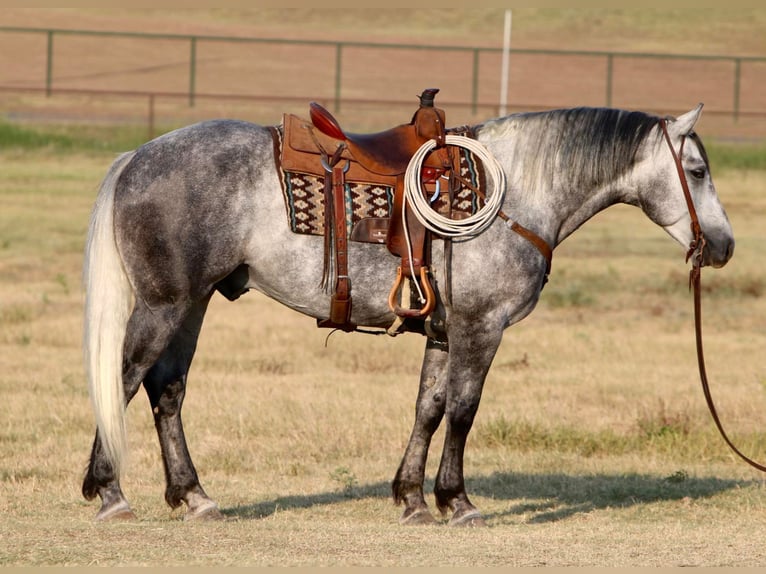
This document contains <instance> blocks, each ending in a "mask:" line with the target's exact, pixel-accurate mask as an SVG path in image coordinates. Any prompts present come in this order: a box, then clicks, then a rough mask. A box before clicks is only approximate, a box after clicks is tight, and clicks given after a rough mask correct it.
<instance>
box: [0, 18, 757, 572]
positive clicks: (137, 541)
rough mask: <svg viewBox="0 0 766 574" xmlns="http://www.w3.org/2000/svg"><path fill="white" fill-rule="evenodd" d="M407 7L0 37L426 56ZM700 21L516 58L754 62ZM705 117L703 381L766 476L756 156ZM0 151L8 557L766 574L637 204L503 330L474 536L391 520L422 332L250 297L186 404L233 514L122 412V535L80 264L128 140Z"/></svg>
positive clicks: (554, 42)
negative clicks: (107, 471) (85, 361)
mask: <svg viewBox="0 0 766 574" xmlns="http://www.w3.org/2000/svg"><path fill="white" fill-rule="evenodd" d="M424 12H425V11H415V12H412V13H411V15H412V16H413V18H412V19H402V18H392V17H390V18H388V19H387V18H386V17H385V16H380V17H378V20H371V19H369V18H367V17H363V16H361V15H360V14H359V13H353V12H352V13H351V15H350V16H347V17H345V19H343V20H341V21H340V22H338V21H334V20H330V19H324V18H322V17H321V15H320V13H319V12H317V11H303V12H300V14H299V16H300V24H299V25H298V26H297V29H296V28H288V27H284V26H279V25H277V23H276V22H277V21H278V19H279V14H278V13H277V12H271V11H266V12H263V13H260V12H255V11H236V12H232V11H228V10H218V11H186V12H181V13H174V14H168V13H163V12H162V11H151V12H146V11H138V12H136V11H132V12H131V11H107V10H101V11H90V12H87V13H86V12H72V11H57V10H37V11H35V10H10V11H8V13H4V14H3V20H4V21H8V23H13V24H17V25H40V26H42V25H51V26H52V25H64V24H67V23H68V24H69V25H73V23H76V25H77V27H96V26H102V27H103V28H104V29H116V27H118V26H122V27H124V28H129V27H140V28H141V29H142V30H153V31H177V30H181V29H183V30H187V31H188V30H194V31H199V32H204V31H211V30H216V31H220V30H231V31H232V32H237V33H253V34H255V33H270V34H273V35H275V36H282V35H284V34H287V33H294V34H308V33H311V34H312V35H314V37H319V36H320V35H321V34H338V33H343V34H344V35H345V36H346V37H347V38H350V39H353V38H360V37H366V38H370V37H375V38H380V39H382V40H386V41H388V40H395V39H399V40H409V41H412V40H413V39H418V40H423V39H425V40H428V41H442V40H443V39H444V38H445V37H446V35H445V34H446V31H445V27H444V26H441V27H438V26H435V27H428V28H424V27H423V21H424V20H426V21H427V16H428V15H427V14H424ZM456 12H459V11H456ZM713 12H714V13H712V14H710V13H709V11H708V13H707V16H700V15H697V16H694V18H697V20H696V21H694V22H691V23H681V21H680V19H679V17H678V15H675V16H676V18H675V19H674V17H673V16H674V14H673V13H668V12H662V11H657V12H655V13H654V15H653V16H651V13H650V16H644V17H641V18H639V17H638V15H637V13H636V12H632V13H631V12H630V11H607V12H606V13H604V14H603V15H602V16H599V17H598V19H595V17H594V16H593V14H592V13H590V14H588V13H585V14H584V15H583V13H580V14H579V15H578V14H577V13H573V12H569V11H565V12H561V13H556V12H555V11H553V12H551V11H545V10H541V11H527V12H526V14H527V18H526V19H525V18H524V17H523V14H525V12H524V11H514V43H515V45H526V46H530V47H532V46H543V47H557V46H560V43H561V42H566V43H568V44H570V46H571V47H575V46H577V47H580V48H582V49H598V48H608V49H635V50H638V49H652V50H664V51H670V50H673V51H678V52H692V51H700V50H709V51H710V52H709V53H729V54H731V53H740V54H745V53H749V54H755V55H762V54H763V53H764V46H763V42H764V38H766V34H765V33H764V32H765V31H766V26H765V25H764V11H754V12H748V13H745V14H743V13H737V12H733V13H729V12H725V11H713ZM384 14H385V12H384ZM498 14H499V15H500V16H501V14H502V12H501V11H494V16H495V17H494V19H492V18H490V16H491V14H490V15H486V14H485V15H484V16H482V17H481V18H479V17H476V18H474V19H471V18H469V17H468V16H467V14H466V13H465V12H463V13H461V14H458V16H461V17H455V18H453V20H452V21H451V22H450V24H451V28H450V29H451V30H453V31H454V32H455V33H457V34H458V36H459V37H461V38H462V41H465V42H468V43H479V42H499V41H500V38H499V36H500V27H499V25H500V24H499V23H500V20H499V18H498V17H497V16H498ZM415 16H417V18H415ZM67 18H69V20H67ZM495 20H497V24H498V28H497V38H496V39H492V38H489V35H488V34H487V33H486V29H487V28H486V26H488V22H489V21H492V22H493V23H494V22H495ZM493 25H494V24H493ZM705 25H707V28H704V26H705ZM690 27H695V28H694V29H695V31H696V32H697V33H695V34H690V33H688V28H690ZM453 39H454V37H453V36H450V40H453ZM421 89H422V86H419V85H418V86H414V87H413V93H414V94H417V93H418V92H419V91H420V90H421ZM688 90H689V94H690V97H692V98H693V97H694V90H693V86H692V87H689V88H688ZM695 103H696V100H695V101H691V102H690V103H689V106H688V107H691V106H692V105H694V104H695ZM575 104H577V102H573V105H575ZM408 113H411V112H409V111H408ZM447 113H448V115H449V114H450V110H449V109H447ZM405 115H407V114H405ZM278 119H279V118H278V117H274V118H273V119H272V121H273V122H276V121H278ZM394 121H397V120H396V118H395V119H394ZM398 121H401V120H400V119H399V120H398ZM708 125H710V123H709V120H708V118H707V117H706V116H705V114H704V113H703V118H702V120H701V123H700V124H699V126H698V131H699V132H700V134H701V135H702V137H703V138H704V139H705V141H706V143H708V144H709V146H710V151H711V156H712V157H713V174H714V178H715V180H716V184H717V188H718V190H719V194H720V196H721V199H722V201H723V202H724V204H725V205H726V207H727V210H728V212H729V216H730V218H731V220H732V225H733V227H734V230H735V235H736V238H737V249H736V253H735V257H734V259H733V260H732V261H731V263H730V264H729V265H728V266H727V267H726V268H724V269H722V270H705V271H704V273H703V286H705V294H704V296H703V306H704V321H705V332H706V355H707V358H708V364H709V374H710V377H711V381H712V385H713V394H714V397H715V398H716V400H717V402H718V403H719V405H720V411H721V415H722V418H723V420H724V424H725V425H726V426H727V428H728V429H729V432H730V434H731V435H733V436H734V438H735V441H736V442H737V443H738V444H741V445H742V447H743V448H744V449H745V450H746V451H747V452H749V453H753V454H755V455H757V456H759V457H760V458H764V457H766V448H765V447H766V443H765V441H764V439H765V438H766V435H765V434H764V432H763V421H764V416H763V413H764V412H765V411H766V408H765V407H766V372H765V370H766V369H765V368H764V363H763V359H762V349H763V348H764V342H766V341H765V340H764V339H766V328H765V327H766V301H765V300H764V289H766V275H765V273H764V271H763V265H762V248H763V245H764V228H763V216H764V213H765V212H766V198H765V197H764V193H763V191H764V185H766V171H764V169H763V167H764V165H763V164H764V154H763V148H762V147H758V148H752V147H747V148H742V147H736V148H735V147H732V146H730V145H724V144H723V143H720V142H716V139H715V137H714V136H715V135H717V134H716V133H715V130H713V129H711V133H710V134H708V131H707V126H708ZM759 133H760V137H761V139H762V138H763V137H764V136H766V133H764V132H759ZM0 135H2V136H3V138H4V139H0V145H2V148H1V149H0V208H1V209H0V396H2V400H1V401H0V513H2V516H3V518H4V520H3V521H2V522H0V564H2V565H89V564H91V565H117V564H119V565H278V564H279V565H333V564H335V565H517V566H520V565H644V566H669V565H761V566H762V565H765V564H766V551H764V549H763V544H762V542H763V539H764V534H766V512H765V511H766V492H764V483H763V476H762V475H761V474H759V473H757V472H755V471H752V470H750V469H749V468H748V467H747V466H746V465H744V463H742V462H741V461H739V460H738V459H736V458H735V457H733V456H732V455H731V453H730V452H729V451H728V450H727V447H726V446H725V444H724V443H723V442H722V440H721V439H720V438H719V437H718V436H717V434H716V431H715V429H714V427H713V424H712V422H711V420H710V418H709V415H708V414H707V411H706V408H705V405H704V399H703V396H702V392H701V390H700V389H699V382H698V380H697V372H696V358H695V355H694V342H693V332H692V307H691V297H690V295H689V293H688V291H687V289H686V269H687V267H686V266H685V265H684V263H683V250H682V249H681V248H680V247H679V246H677V245H675V244H674V243H673V242H672V240H671V239H669V238H668V237H667V236H666V235H665V234H664V233H663V232H662V231H661V230H660V229H658V228H657V227H655V226H654V225H652V224H651V223H650V222H649V221H648V220H647V219H646V218H645V217H644V216H643V215H642V214H641V213H640V212H639V211H637V210H635V209H633V208H628V207H614V208H612V209H610V210H607V211H606V212H604V213H603V214H600V215H599V216H597V217H596V218H595V219H594V220H593V221H592V222H590V223H589V224H588V225H586V226H585V227H583V229H581V230H579V231H578V232H577V233H576V234H575V235H574V236H573V237H572V238H570V239H569V240H568V241H566V242H565V243H564V244H563V245H562V246H560V247H559V248H558V249H557V250H556V254H555V256H554V265H553V273H552V275H551V280H550V283H549V284H548V285H547V286H546V288H545V290H544V293H543V299H542V301H541V303H540V305H539V306H538V308H537V310H536V311H535V312H534V313H533V314H532V315H531V316H530V317H529V318H528V319H526V320H525V321H523V322H522V323H521V324H519V325H517V326H515V327H514V328H512V329H510V330H509V331H508V332H507V333H506V336H505V339H504V342H503V345H502V346H501V349H500V351H499V352H498V355H497V357H496V359H495V362H494V366H493V369H492V371H491V372H490V375H489V377H488V380H487V384H486V387H485V392H484V398H483V400H482V405H481V407H480V410H479V414H478V417H477V421H476V425H475V427H474V431H473V432H472V435H471V437H470V438H469V443H468V449H467V450H468V452H467V455H466V477H467V485H468V491H469V495H471V496H472V499H473V500H474V502H475V503H477V505H478V506H479V507H480V508H481V510H482V511H483V512H484V513H485V516H486V517H487V521H488V524H489V528H487V529H484V530H478V531H476V530H470V531H463V530H456V529H448V528H446V527H445V526H443V525H440V526H437V527H433V528H431V527H429V528H418V529H408V528H403V527H400V526H399V525H398V524H397V518H398V516H399V512H400V509H398V508H396V507H394V506H393V505H392V504H391V502H390V494H389V490H390V487H389V482H390V479H391V478H392V477H393V474H394V471H395V470H396V467H397V465H398V463H399V460H400V456H401V454H402V452H403V448H404V446H405V444H406V440H407V437H408V434H409V430H410V427H411V423H412V419H413V414H414V413H413V410H414V408H413V407H414V399H415V395H416V391H417V375H418V370H419V365H420V356H421V351H422V348H423V345H424V340H423V339H422V338H421V337H419V336H416V335H406V336H401V337H397V338H395V339H390V338H388V337H369V336H364V335H359V334H356V335H347V334H343V333H337V334H335V335H333V336H332V337H330V339H329V341H328V343H327V345H326V346H325V338H326V337H327V332H326V331H320V330H318V329H316V328H315V327H314V322H313V321H312V320H311V319H308V318H306V317H303V316H301V315H298V314H296V313H293V312H291V311H288V310H287V309H285V308H283V307H281V306H280V305H278V304H277V303H274V302H272V301H270V300H268V299H266V298H265V297H263V296H261V295H259V294H256V293H249V294H248V295H246V296H244V297H243V298H242V299H240V300H239V301H237V302H235V303H228V302H226V301H224V300H223V298H221V297H215V298H214V299H213V301H212V303H211V306H210V311H209V313H208V316H207V321H206V324H205V327H204V328H203V332H202V337H201V340H200V345H199V349H198V353H197V358H196V360H195V363H194V366H193V368H192V372H191V375H190V382H189V392H188V395H187V399H186V408H185V411H184V421H185V424H186V431H187V437H188V440H189V444H190V448H191V451H192V454H193V456H194V458H195V463H196V465H197V469H198V471H199V473H200V477H201V480H202V484H203V486H204V487H205V488H206V490H207V491H208V493H209V494H210V495H211V496H213V497H214V498H215V499H216V500H217V501H218V502H219V504H220V505H221V508H222V509H223V511H224V513H225V514H226V515H227V516H228V517H229V518H230V520H229V521H226V522H223V523H214V524H206V523H201V524H187V523H182V522H180V521H179V519H180V517H181V514H180V512H178V511H176V512H171V511H170V510H169V509H168V507H167V506H166V505H165V504H164V501H163V499H162V493H163V488H164V486H163V480H164V479H163V473H162V466H161V462H160V458H159V452H158V451H159V449H158V447H157V442H156V437H155V433H154V429H153V424H152V420H151V415H150V413H149V409H148V408H147V401H146V399H145V397H144V396H143V395H139V396H137V398H136V399H135V400H134V401H133V403H132V404H131V406H130V408H129V411H128V421H129V437H130V445H131V453H132V455H131V459H130V464H129V467H128V469H127V472H126V475H125V477H124V480H123V484H124V488H125V491H126V494H127V496H128V498H129V499H130V500H131V502H132V504H133V506H134V509H135V510H136V513H137V515H138V516H139V520H138V521H136V522H132V523H116V524H93V523H92V517H93V515H94V514H95V511H96V510H97V508H96V504H95V503H88V502H86V501H84V500H83V499H82V498H81V496H80V495H79V488H80V480H81V474H82V471H83V469H84V466H85V464H86V461H87V455H88V453H89V447H90V443H91V440H92V432H93V429H92V426H93V422H92V414H91V409H90V404H89V400H88V397H87V390H86V387H85V383H84V376H83V371H82V366H81V355H80V353H81V351H80V334H81V311H82V294H81V289H80V270H81V264H82V246H83V239H84V235H85V230H86V227H87V220H88V215H89V212H90V209H91V206H92V202H93V199H94V195H95V190H96V187H97V185H98V182H99V181H100V179H101V178H102V177H103V175H104V173H105V171H106V168H107V167H108V165H109V163H110V162H111V160H112V159H113V157H114V155H115V153H116V151H117V150H118V149H123V148H125V147H127V146H129V145H135V144H136V143H137V142H136V141H135V140H136V139H138V138H140V134H138V135H137V134H135V133H133V132H131V131H130V130H126V129H124V128H119V129H118V128H114V127H109V128H104V127H100V126H93V125H90V126H81V125H79V124H75V125H71V124H68V125H63V126H62V125H42V124H40V123H39V121H38V122H37V123H31V124H30V123H28V124H27V125H25V126H22V127H18V126H7V125H3V131H2V132H1V133H0ZM751 136H752V134H750V135H749V136H748V137H751ZM743 165H745V166H750V167H742V166H743ZM441 436H442V435H441V433H439V434H437V437H436V438H435V439H434V448H433V449H432V458H431V460H430V461H429V466H428V472H427V484H426V487H427V488H431V487H432V484H433V482H432V481H433V476H434V473H435V470H436V467H437V465H438V455H439V450H440V445H441Z"/></svg>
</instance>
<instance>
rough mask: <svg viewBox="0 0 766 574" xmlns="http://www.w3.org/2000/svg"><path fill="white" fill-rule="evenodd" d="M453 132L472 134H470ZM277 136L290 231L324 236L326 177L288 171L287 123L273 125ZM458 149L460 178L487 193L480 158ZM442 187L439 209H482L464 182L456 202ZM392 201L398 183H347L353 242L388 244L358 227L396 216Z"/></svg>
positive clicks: (452, 213) (435, 201) (464, 212)
mask: <svg viewBox="0 0 766 574" xmlns="http://www.w3.org/2000/svg"><path fill="white" fill-rule="evenodd" d="M451 133H453V134H455V135H465V136H467V135H468V133H467V132H451ZM272 134H273V137H274V139H275V142H274V143H275V156H276V161H277V168H278V171H279V173H280V181H281V184H282V193H283V196H284V200H285V210H286V213H287V220H288V223H289V225H290V229H291V230H292V231H293V232H294V233H302V234H308V235H324V177H322V176H319V175H315V174H311V173H301V172H298V171H287V170H285V169H283V166H282V164H281V163H280V157H281V156H282V146H283V145H284V126H281V125H280V126H275V127H274V128H273V129H272ZM457 150H458V151H457V153H458V154H459V165H460V179H462V180H465V181H466V182H468V183H470V185H471V186H473V187H474V188H476V189H479V190H481V191H484V189H485V185H486V184H485V178H484V170H483V168H482V166H481V161H480V160H479V159H478V158H477V157H476V156H475V155H474V154H473V153H471V152H470V151H469V150H467V149H464V148H457ZM441 187H442V189H441V190H439V191H438V192H437V193H434V194H433V195H432V197H431V198H429V200H430V201H431V206H432V207H433V209H434V210H436V211H437V212H438V213H440V214H442V215H445V216H446V217H450V218H451V219H461V218H465V217H468V216H470V215H473V214H474V213H476V211H477V210H478V209H479V207H480V204H479V199H478V197H477V195H476V194H475V193H474V191H473V190H472V189H471V188H470V187H468V186H467V185H464V184H463V183H460V187H459V189H457V190H456V191H453V193H452V201H450V199H449V197H450V193H449V190H448V185H447V184H446V182H445V184H444V185H443V186H441ZM393 205H394V187H393V186H388V185H381V184H370V183H366V182H363V181H353V180H350V179H348V178H347V181H346V182H345V212H346V231H347V236H348V238H349V240H351V241H368V242H374V243H385V233H383V234H382V235H381V234H368V233H366V232H363V233H359V232H354V229H355V228H356V229H357V231H359V230H360V229H362V228H367V227H369V225H368V224H369V223H370V222H371V221H374V220H377V221H383V220H387V219H388V218H390V216H391V210H392V209H393ZM365 220H367V221H365ZM376 228H377V229H383V230H384V225H383V224H382V223H381V224H380V225H379V226H376Z"/></svg>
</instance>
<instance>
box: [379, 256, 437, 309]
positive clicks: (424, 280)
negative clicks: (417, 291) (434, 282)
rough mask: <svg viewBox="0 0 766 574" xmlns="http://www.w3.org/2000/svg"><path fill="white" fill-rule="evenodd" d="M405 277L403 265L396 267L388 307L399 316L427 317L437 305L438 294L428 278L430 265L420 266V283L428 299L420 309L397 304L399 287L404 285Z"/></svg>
mask: <svg viewBox="0 0 766 574" xmlns="http://www.w3.org/2000/svg"><path fill="white" fill-rule="evenodd" d="M404 279H405V277H404V274H403V273H402V266H401V265H400V266H399V267H397V268H396V281H394V286H393V287H392V288H391V292H390V293H389V294H388V308H389V309H391V310H392V311H393V312H394V313H396V315H397V316H399V317H427V316H428V315H430V314H431V311H433V310H434V306H435V305H436V296H435V295H434V290H433V288H432V287H431V282H430V281H429V280H428V267H426V266H425V265H424V266H423V267H421V268H420V284H421V286H422V287H423V291H424V293H425V296H426V301H425V303H424V304H423V307H421V308H420V309H405V308H404V307H401V306H400V305H397V303H396V295H397V293H398V292H399V288H400V287H401V286H402V282H403V281H404Z"/></svg>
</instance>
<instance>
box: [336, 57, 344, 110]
mask: <svg viewBox="0 0 766 574" xmlns="http://www.w3.org/2000/svg"><path fill="white" fill-rule="evenodd" d="M342 49H343V44H342V43H341V42H338V43H337V44H335V112H336V113H337V112H339V111H340V68H341V65H340V64H341V51H342Z"/></svg>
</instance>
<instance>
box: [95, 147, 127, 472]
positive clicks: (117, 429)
mask: <svg viewBox="0 0 766 574" xmlns="http://www.w3.org/2000/svg"><path fill="white" fill-rule="evenodd" d="M133 155H134V152H130V153H125V154H123V155H121V156H120V157H119V158H117V160H115V162H114V163H113V164H112V167H111V168H110V169H109V172H108V173H107V174H106V177H105V178H104V181H103V182H102V183H101V187H100V189H99V193H98V197H97V198H96V204H95V206H94V208H93V213H92V215H91V219H90V226H89V228H88V239H87V243H86V246H85V262H84V265H83V286H84V288H85V322H84V327H83V353H84V358H85V372H86V374H87V377H88V390H89V391H90V398H91V402H92V403H93V410H94V412H95V415H96V425H97V427H98V433H99V436H100V438H101V444H102V445H103V447H104V452H105V454H106V456H107V458H108V459H109V461H110V462H111V464H112V468H113V469H114V472H115V476H119V472H120V464H121V462H122V460H123V458H124V456H125V453H126V450H127V438H126V432H125V396H124V391H123V387H122V360H123V359H122V355H123V345H124V342H125V330H126V327H127V324H128V318H129V316H130V312H131V307H132V289H131V286H130V281H129V280H128V276H127V275H126V273H125V269H124V267H123V264H122V259H121V258H120V254H119V253H118V251H117V244H116V242H115V236H114V188H115V186H116V184H117V178H118V177H119V175H120V173H121V172H122V170H123V168H124V167H125V166H126V165H127V163H128V162H129V161H130V160H131V159H132V158H133Z"/></svg>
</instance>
